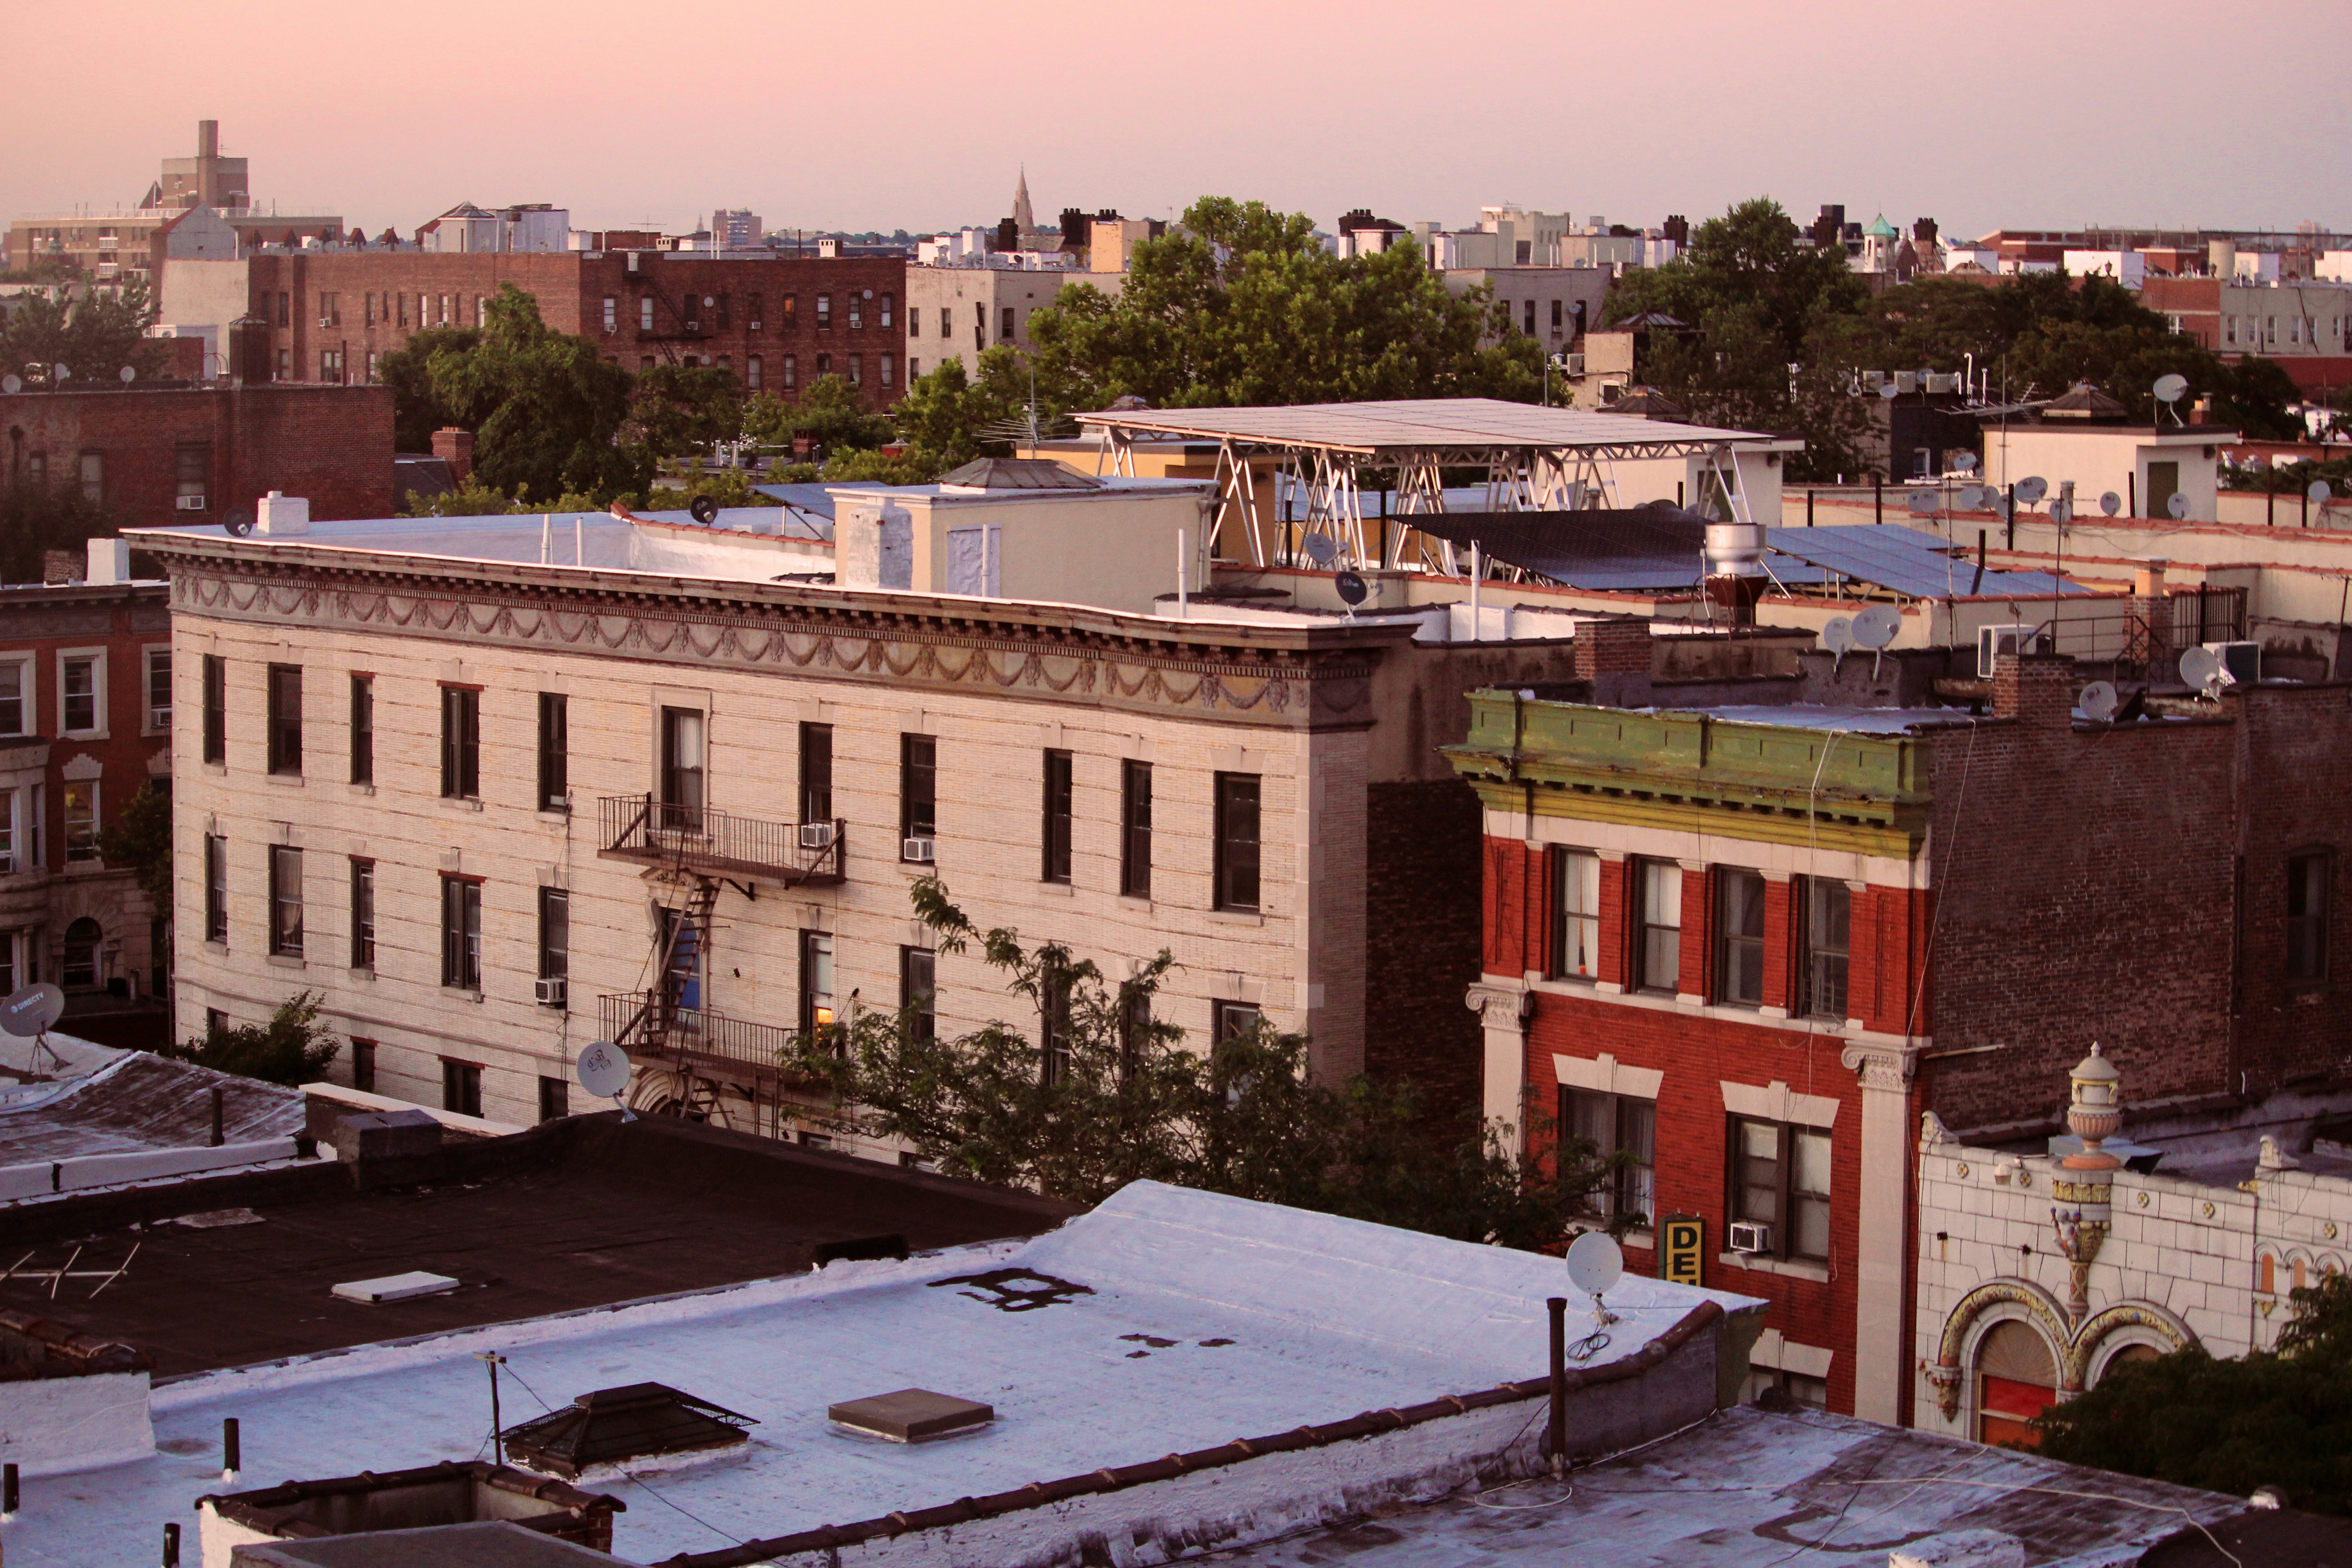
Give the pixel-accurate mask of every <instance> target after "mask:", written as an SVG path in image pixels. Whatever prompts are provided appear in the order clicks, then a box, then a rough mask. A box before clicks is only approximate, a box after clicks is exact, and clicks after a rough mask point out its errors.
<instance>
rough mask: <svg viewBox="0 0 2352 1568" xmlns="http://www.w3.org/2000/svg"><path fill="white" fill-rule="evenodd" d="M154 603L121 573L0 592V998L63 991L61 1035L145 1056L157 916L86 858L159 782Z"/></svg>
mask: <svg viewBox="0 0 2352 1568" xmlns="http://www.w3.org/2000/svg"><path fill="white" fill-rule="evenodd" d="M92 557H93V561H94V562H95V563H98V565H99V568H100V569H99V570H98V571H97V572H94V573H93V574H92V576H93V577H94V578H102V577H105V576H107V575H108V574H110V573H118V574H119V570H120V567H121V564H122V563H123V555H122V552H121V544H120V542H118V541H114V540H102V541H97V542H94V548H93V550H92ZM166 594H167V589H166V587H165V585H164V584H162V583H160V582H148V583H129V582H123V581H121V580H120V578H119V575H118V576H117V580H114V581H91V582H88V583H76V584H51V585H42V584H32V585H29V586H21V587H19V586H0V994H6V993H7V992H9V991H12V990H14V989H16V987H17V986H20V985H27V984H32V983H33V982H34V981H37V980H47V981H50V982H53V983H55V984H60V985H62V986H64V987H65V989H66V993H67V1019H68V1022H67V1024H66V1027H67V1029H68V1030H69V1031H71V1032H73V1033H76V1034H91V1033H95V1034H99V1035H101V1036H103V1037H106V1038H108V1039H109V1040H110V1042H112V1043H119V1044H152V1035H153V1034H154V1033H155V1032H157V1031H159V1030H160V1028H161V1026H162V1023H163V1014H162V1012H161V1011H160V1004H158V1005H154V1006H151V1007H149V1008H148V1009H147V1010H146V1011H145V1013H144V1014H143V1016H142V1014H141V1013H140V1012H139V1010H138V1007H139V1004H141V1003H142V1002H146V1001H148V1000H149V999H151V998H155V997H159V996H168V995H169V994H170V988H169V986H168V984H164V982H165V980H166V978H167V976H168V972H169V969H170V964H171V957H170V954H171V947H170V942H169V939H168V933H167V931H166V930H165V925H164V920H165V917H166V915H167V913H168V911H159V910H155V909H154V908H153V907H152V906H151V905H150V903H149V902H148V900H147V898H146V896H145V895H144V894H143V893H142V892H141V891H140V890H139V888H138V885H137V882H136V880H135V878H134V874H133V872H132V871H131V868H128V867H121V866H110V865H108V864H107V863H106V862H105V860H104V859H103V858H101V857H100V854H99V847H98V836H99V834H100V831H101V830H102V829H103V828H105V827H106V826H110V825H111V824H112V823H113V822H114V821H115V820H116V818H117V817H119V816H121V811H122V808H123V806H124V805H126V804H127V803H128V802H129V801H130V800H131V797H132V796H134V795H137V794H138V793H139V791H140V788H141V787H142V785H144V784H147V783H148V782H149V781H150V780H151V779H152V780H156V781H159V782H161V783H162V784H164V785H166V786H168V785H169V784H170V782H171V766H172V752H171V726H172V692H173V688H172V618H171V608H170V605H168V603H167V602H166ZM92 1017H96V1018H99V1019H100V1020H102V1021H101V1022H100V1023H98V1024H97V1025H95V1026H91V1025H89V1019H91V1018H92ZM142 1022H143V1024H144V1026H145V1030H146V1034H145V1035H144V1036H142V1035H140V1034H138V1033H137V1032H136V1026H138V1025H139V1024H141V1023H142ZM124 1026H132V1027H133V1033H132V1034H131V1036H129V1037H126V1036H125V1035H124V1034H123V1032H122V1031H123V1029H124Z"/></svg>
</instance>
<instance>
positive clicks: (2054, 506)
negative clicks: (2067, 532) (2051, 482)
mask: <svg viewBox="0 0 2352 1568" xmlns="http://www.w3.org/2000/svg"><path fill="white" fill-rule="evenodd" d="M2050 521H2053V522H2058V523H2066V522H2072V521H2074V502H2073V501H2070V500H2067V499H2066V498H2065V497H2064V496H2060V497H2059V498H2058V499H2057V500H2053V501H2052V502H2051V503H2050Z"/></svg>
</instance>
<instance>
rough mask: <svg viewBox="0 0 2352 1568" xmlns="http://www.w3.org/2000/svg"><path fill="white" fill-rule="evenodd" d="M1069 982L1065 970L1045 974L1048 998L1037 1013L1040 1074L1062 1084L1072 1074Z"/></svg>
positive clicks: (1047, 1081) (1047, 1080)
mask: <svg viewBox="0 0 2352 1568" xmlns="http://www.w3.org/2000/svg"><path fill="white" fill-rule="evenodd" d="M1070 985H1071V979H1070V976H1069V975H1068V974H1067V973H1058V972H1057V973H1052V974H1048V975H1047V976H1046V977H1045V1000H1044V1002H1043V1004H1042V1005H1040V1006H1039V1008H1038V1016H1037V1044H1038V1062H1037V1073H1038V1076H1039V1078H1040V1079H1042V1080H1043V1081H1045V1082H1046V1083H1059V1082H1061V1081H1062V1080H1063V1079H1066V1078H1067V1077H1069V1076H1070Z"/></svg>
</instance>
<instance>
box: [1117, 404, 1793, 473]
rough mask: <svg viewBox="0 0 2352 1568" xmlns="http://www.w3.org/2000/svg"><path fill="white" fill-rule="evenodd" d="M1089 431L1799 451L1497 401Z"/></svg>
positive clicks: (1785, 444) (1371, 443) (1189, 415)
mask: <svg viewBox="0 0 2352 1568" xmlns="http://www.w3.org/2000/svg"><path fill="white" fill-rule="evenodd" d="M1075 417H1076V419H1077V422H1078V423H1079V424H1080V425H1082V426H1087V428H1089V429H1097V430H1108V431H1112V432H1116V433H1118V434H1119V435H1121V436H1135V437H1147V438H1164V437H1196V438H1201V439H1206V440H1214V441H1226V440H1232V441H1238V442H1242V443H1245V444H1248V445H1254V446H1265V447H1286V448H1291V449H1299V450H1317V451H1328V452H1349V453H1354V454H1357V455H1359V456H1378V455H1381V454H1396V455H1402V454H1408V453H1426V452H1430V451H1433V450H1436V451H1464V452H1466V451H1474V450H1493V449H1496V448H1498V447H1499V448H1510V449H1530V448H1531V449H1535V450H1539V451H1560V452H1570V451H1572V452H1586V453H1591V454H1592V455H1594V456H1596V457H1603V458H1607V457H1626V458H1644V457H1660V458H1663V457H1674V456H1678V455H1696V454H1700V453H1705V452H1709V451H1713V450H1717V449H1718V448H1720V447H1724V446H1727V445H1731V444H1737V445H1740V446H1746V447H1774V448H1776V449H1777V448H1787V449H1790V450H1794V449H1797V448H1801V447H1802V446H1803V443H1802V442H1801V441H1797V440H1794V439H1791V438H1786V437H1774V436H1769V435H1761V434H1759V433H1757V432H1755V431H1752V430H1724V429H1717V428H1715V427H1713V426H1703V425H1678V424H1674V423H1671V422H1669V421H1665V420H1657V419H1643V418H1640V417H1629V416H1625V415H1622V414H1601V413H1593V412H1591V411H1590V410H1580V409H1573V408H1543V407H1538V406H1535V405H1529V404H1525V403H1505V402H1501V401H1499V400H1497V399H1495V398H1491V397H1433V398H1419V399H1403V400H1399V401H1395V402H1387V403H1309V404H1300V405H1296V406H1292V407H1281V408H1183V409H1164V410H1163V409H1130V410H1116V411H1113V410H1106V411H1104V412H1102V413H1099V414H1080V415H1077V416H1075Z"/></svg>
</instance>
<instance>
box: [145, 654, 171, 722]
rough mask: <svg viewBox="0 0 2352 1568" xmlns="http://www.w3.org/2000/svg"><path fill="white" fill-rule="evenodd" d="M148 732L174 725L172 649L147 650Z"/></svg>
mask: <svg viewBox="0 0 2352 1568" xmlns="http://www.w3.org/2000/svg"><path fill="white" fill-rule="evenodd" d="M146 689H147V726H146V727H147V732H148V733H149V734H151V735H153V734H160V733H162V732H163V731H167V730H169V729H171V727H172V650H171V649H170V648H168V647H151V648H149V649H148V650H147V686H146Z"/></svg>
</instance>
